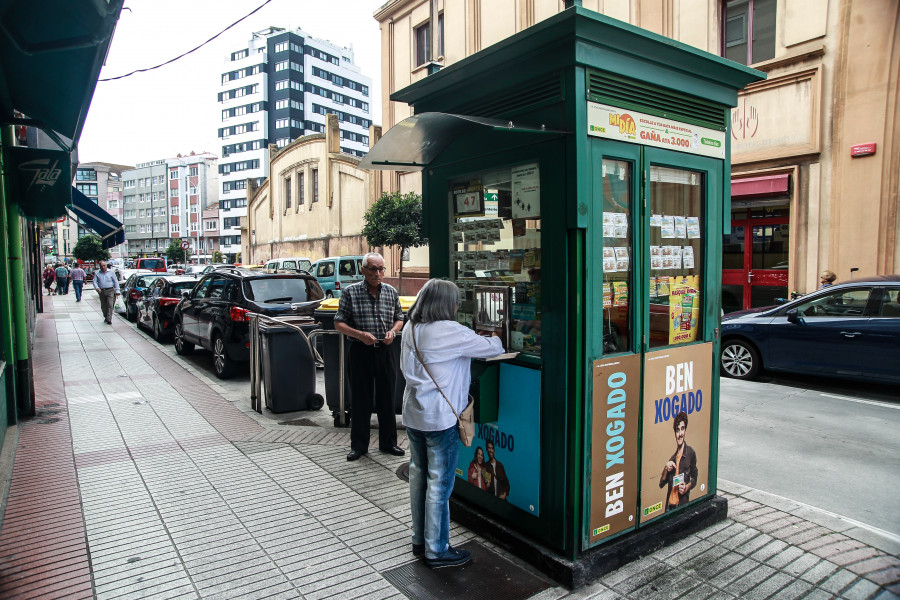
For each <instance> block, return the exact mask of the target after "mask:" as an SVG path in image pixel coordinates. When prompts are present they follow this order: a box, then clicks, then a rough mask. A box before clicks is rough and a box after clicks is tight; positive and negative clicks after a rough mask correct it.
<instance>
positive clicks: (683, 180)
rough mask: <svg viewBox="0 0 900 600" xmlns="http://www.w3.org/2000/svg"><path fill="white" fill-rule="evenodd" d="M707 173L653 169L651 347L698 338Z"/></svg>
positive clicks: (651, 178)
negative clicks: (705, 180) (704, 193)
mask: <svg viewBox="0 0 900 600" xmlns="http://www.w3.org/2000/svg"><path fill="white" fill-rule="evenodd" d="M702 206H703V176H702V174H701V173H697V172H695V171H686V170H684V169H671V168H667V167H658V166H651V167H650V213H651V214H650V281H649V288H648V289H649V291H650V303H649V306H650V347H651V348H656V347H660V346H669V345H673V344H684V343H687V342H693V341H695V340H697V339H698V337H699V333H698V332H699V331H701V329H700V327H701V322H700V315H701V311H700V307H701V306H702V303H701V300H702V298H701V289H702V283H703V282H702V281H701V280H700V274H701V265H702V264H703V255H702V252H703V244H702V241H703V240H702V232H703V215H702Z"/></svg>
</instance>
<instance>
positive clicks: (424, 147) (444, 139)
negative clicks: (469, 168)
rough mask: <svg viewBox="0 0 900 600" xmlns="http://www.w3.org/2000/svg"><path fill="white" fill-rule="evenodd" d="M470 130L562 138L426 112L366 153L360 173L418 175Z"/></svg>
mask: <svg viewBox="0 0 900 600" xmlns="http://www.w3.org/2000/svg"><path fill="white" fill-rule="evenodd" d="M473 127H490V128H491V129H494V130H496V131H510V132H517V133H552V134H564V133H568V132H567V131H561V130H559V129H548V128H546V127H544V126H543V125H527V124H525V123H519V122H515V121H508V120H503V119H487V118H484V117H474V116H470V115H451V114H449V113H439V112H426V113H422V114H419V115H414V116H412V117H409V118H406V119H403V120H402V121H400V122H399V123H397V124H396V125H394V126H393V127H391V128H390V129H388V131H387V133H385V134H384V136H382V138H381V139H380V140H378V142H377V143H376V144H375V145H374V146H372V148H370V149H369V153H368V154H366V157H365V158H364V159H363V160H362V162H360V163H359V167H360V168H361V169H383V170H396V171H421V170H422V169H424V168H425V167H426V166H428V165H429V164H430V163H431V162H432V161H434V160H435V159H436V158H437V157H438V156H439V155H440V153H441V152H443V151H444V149H445V148H446V147H447V146H449V145H450V144H451V143H452V142H453V140H455V139H456V138H458V137H459V136H460V135H462V134H463V133H465V132H466V131H468V130H470V129H472V128H473Z"/></svg>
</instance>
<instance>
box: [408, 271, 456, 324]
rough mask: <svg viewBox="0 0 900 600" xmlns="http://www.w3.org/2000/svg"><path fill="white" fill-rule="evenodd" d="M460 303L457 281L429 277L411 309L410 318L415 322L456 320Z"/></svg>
mask: <svg viewBox="0 0 900 600" xmlns="http://www.w3.org/2000/svg"><path fill="white" fill-rule="evenodd" d="M458 305H459V288H458V287H456V284H455V283H453V282H452V281H447V280H446V279H429V280H428V281H426V282H425V285H424V286H422V290H421V291H420V292H419V296H418V298H416V303H415V304H413V307H412V308H411V309H410V311H409V320H410V321H412V322H413V323H434V322H435V321H455V320H456V308H457V306H458Z"/></svg>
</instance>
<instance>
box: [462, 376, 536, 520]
mask: <svg viewBox="0 0 900 600" xmlns="http://www.w3.org/2000/svg"><path fill="white" fill-rule="evenodd" d="M540 415H541V372H540V371H538V370H537V369H528V368H525V367H518V366H515V365H509V364H501V365H500V411H499V416H498V418H497V420H496V421H495V422H493V423H476V424H475V440H474V441H473V442H472V445H471V446H470V447H468V448H466V447H465V446H463V445H460V446H459V459H458V461H457V463H456V476H457V477H458V478H461V479H462V480H463V481H467V482H468V483H469V484H471V485H474V486H476V487H478V488H480V489H481V490H483V491H484V493H485V494H492V495H494V496H496V497H497V498H500V499H501V500H505V501H506V502H509V503H510V504H512V505H514V506H517V507H519V508H521V509H522V510H524V511H526V512H528V513H529V514H533V515H539V514H540V512H541V511H540V509H541V506H540V498H541V493H540V481H541V480H540V464H541V452H540V441H541V430H540ZM457 484H458V485H459V484H460V483H459V482H457Z"/></svg>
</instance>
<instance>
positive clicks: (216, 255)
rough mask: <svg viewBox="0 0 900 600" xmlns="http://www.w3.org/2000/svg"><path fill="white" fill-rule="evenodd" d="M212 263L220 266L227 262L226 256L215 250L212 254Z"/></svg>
mask: <svg viewBox="0 0 900 600" xmlns="http://www.w3.org/2000/svg"><path fill="white" fill-rule="evenodd" d="M212 262H213V264H214V265H215V264H219V263H223V262H225V256H224V255H223V254H222V252H221V251H219V250H213V253H212Z"/></svg>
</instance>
